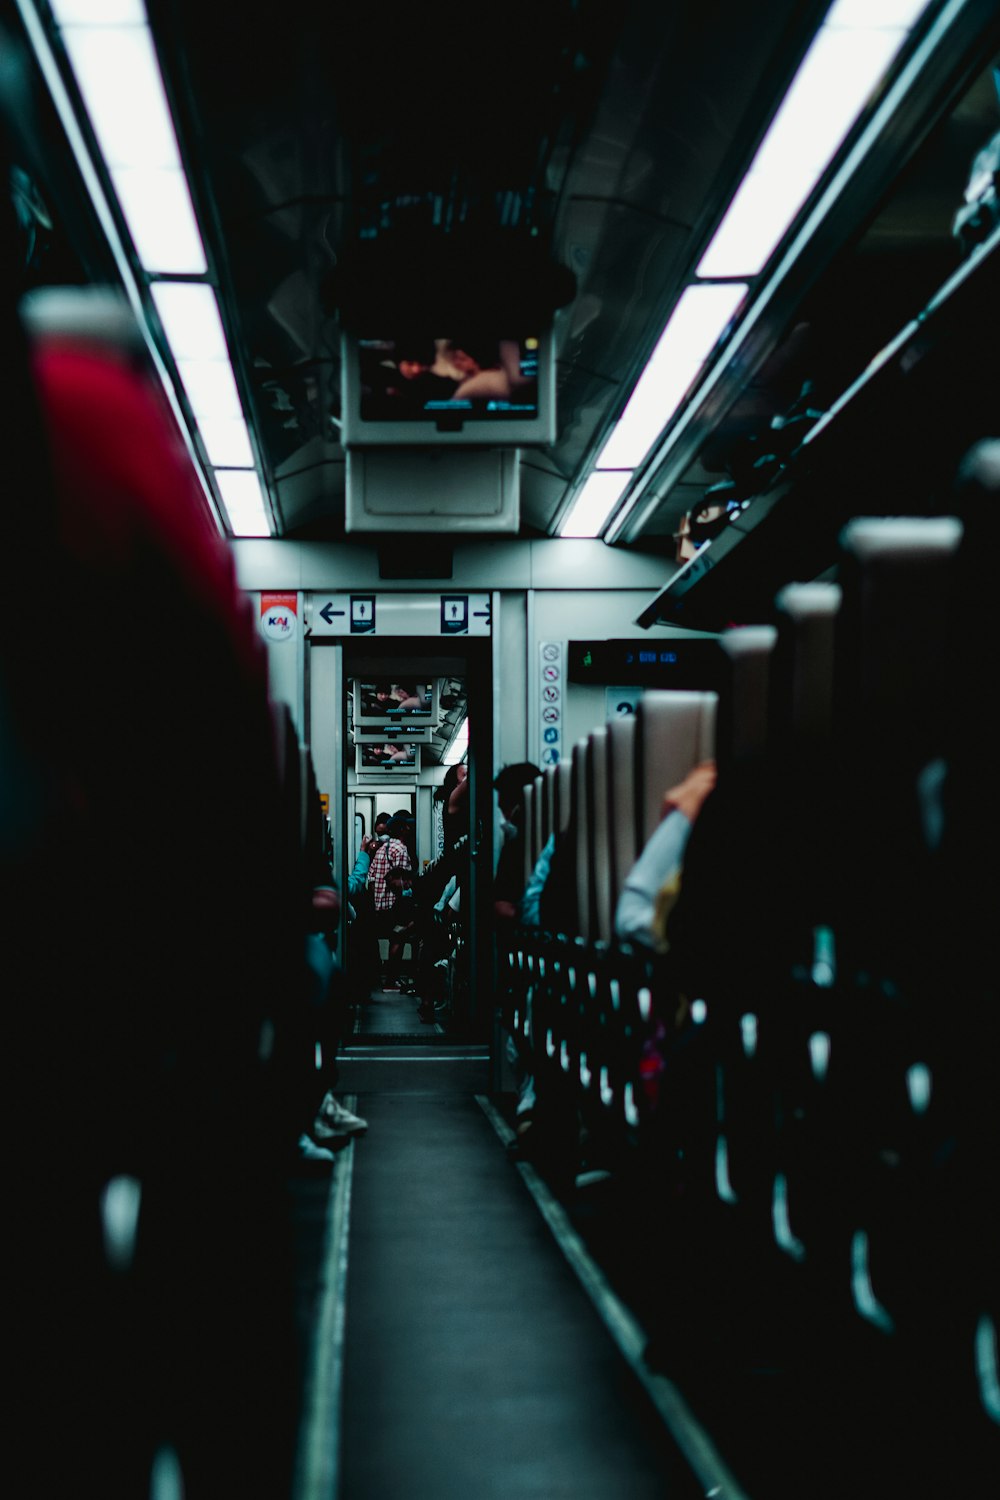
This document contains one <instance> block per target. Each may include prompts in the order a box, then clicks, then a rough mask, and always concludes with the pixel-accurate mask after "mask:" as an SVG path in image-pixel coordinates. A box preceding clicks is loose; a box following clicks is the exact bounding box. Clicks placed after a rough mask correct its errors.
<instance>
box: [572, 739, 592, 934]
mask: <svg viewBox="0 0 1000 1500" xmlns="http://www.w3.org/2000/svg"><path fill="white" fill-rule="evenodd" d="M590 760H591V755H590V741H589V740H577V742H576V744H575V745H574V746H573V758H572V762H571V764H572V777H571V781H570V801H571V812H570V830H571V835H570V836H571V838H572V840H573V846H574V849H575V851H576V931H577V933H578V934H579V936H580V937H582V938H589V937H590V935H591V932H590V926H591V924H590V889H591V873H592V872H591V866H590V854H589V849H588V844H589V828H590V819H589V817H588V809H587V780H588V777H589V774H590Z"/></svg>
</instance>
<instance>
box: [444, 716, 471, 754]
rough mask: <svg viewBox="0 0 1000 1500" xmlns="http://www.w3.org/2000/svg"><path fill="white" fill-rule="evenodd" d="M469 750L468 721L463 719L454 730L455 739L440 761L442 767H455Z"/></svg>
mask: <svg viewBox="0 0 1000 1500" xmlns="http://www.w3.org/2000/svg"><path fill="white" fill-rule="evenodd" d="M468 749H469V721H468V719H463V720H462V722H461V724H459V726H458V728H457V729H456V730H455V737H454V739H453V740H452V742H451V744H450V745H449V746H448V748H447V750H446V751H445V753H444V755H443V756H442V759H441V764H442V765H443V766H457V765H458V764H459V762H460V761H463V760H464V759H465V757H466V754H467V753H468Z"/></svg>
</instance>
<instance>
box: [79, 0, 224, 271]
mask: <svg viewBox="0 0 1000 1500" xmlns="http://www.w3.org/2000/svg"><path fill="white" fill-rule="evenodd" d="M76 8H77V7H75V6H69V5H67V6H61V7H59V8H58V10H57V19H58V18H59V15H60V13H65V14H66V16H67V17H68V16H69V13H70V12H71V11H73V10H75V9H76ZM119 8H122V9H124V10H127V11H128V13H129V15H130V16H132V15H133V7H126V6H124V4H123V0H121V7H119V6H113V5H111V4H110V3H106V4H104V5H102V6H101V7H99V9H100V11H101V12H102V13H108V15H109V16H110V15H111V13H112V12H113V11H116V10H117V9H119ZM139 19H140V20H142V19H144V17H143V16H142V15H140V17H139ZM62 39H63V43H64V45H65V47H66V52H67V55H68V57H69V59H70V62H71V63H72V65H73V72H74V73H75V75H76V81H77V84H78V85H79V89H80V93H81V95H82V97H83V102H84V104H85V105H86V108H87V114H88V115H89V116H90V123H91V125H92V126H93V129H94V135H95V136H96V137H97V143H98V145H99V147H100V149H101V154H102V155H103V157H104V160H105V163H106V165H107V168H108V171H109V172H110V174H111V178H112V181H113V182H114V184H115V189H116V191H117V192H118V194H119V199H120V202H121V209H122V213H123V215H124V217H125V221H126V223H127V224H128V227H129V233H130V234H131V236H132V241H133V243H134V245H135V248H136V254H137V255H138V256H139V259H140V261H141V262H142V264H143V266H144V267H145V269H146V270H147V271H173V272H182V273H187V274H190V275H194V276H203V275H204V274H205V272H206V270H207V269H208V264H207V261H206V259H205V250H204V246H203V245H202V241H201V234H200V232H199V229H198V224H197V220H196V219H195V214H194V209H193V207H192V205H191V198H190V193H189V191H188V188H187V180H186V178H185V176H184V169H183V166H182V164H181V158H180V151H179V149H178V146H177V136H176V134H175V132H174V124H173V120H172V119H171V116H170V108H169V105H168V104H167V96H166V91H165V89H164V87H163V79H162V76H161V74H160V65H159V62H158V60H157V56H156V48H155V46H154V44H153V36H152V32H151V31H150V29H149V27H148V26H147V25H144V24H142V25H137V24H134V23H133V24H123V25H111V24H105V25H90V24H86V25H78V24H73V25H68V24H67V25H66V26H65V29H64V30H63V32H62ZM143 174H149V180H148V181H147V182H145V183H144V182H143V181H142V180H141V179H142V175H143Z"/></svg>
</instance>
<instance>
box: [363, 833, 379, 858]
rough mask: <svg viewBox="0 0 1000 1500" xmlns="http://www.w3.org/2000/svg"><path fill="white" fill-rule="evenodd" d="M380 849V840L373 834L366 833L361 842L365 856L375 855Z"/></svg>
mask: <svg viewBox="0 0 1000 1500" xmlns="http://www.w3.org/2000/svg"><path fill="white" fill-rule="evenodd" d="M377 848H378V839H377V838H376V837H375V835H374V834H373V833H366V834H365V835H364V836H363V837H362V840H361V850H362V853H364V854H374V853H375V850H376V849H377Z"/></svg>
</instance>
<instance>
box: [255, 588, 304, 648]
mask: <svg viewBox="0 0 1000 1500" xmlns="http://www.w3.org/2000/svg"><path fill="white" fill-rule="evenodd" d="M260 629H261V634H262V635H264V636H265V637H266V638H267V639H268V640H269V641H293V640H294V639H295V637H296V636H297V634H298V629H299V601H298V595H297V594H261V596H260Z"/></svg>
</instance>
